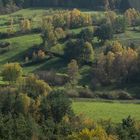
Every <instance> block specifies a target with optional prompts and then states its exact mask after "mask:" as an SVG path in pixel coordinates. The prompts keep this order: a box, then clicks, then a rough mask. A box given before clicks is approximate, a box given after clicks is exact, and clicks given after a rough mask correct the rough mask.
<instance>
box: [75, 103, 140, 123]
mask: <svg viewBox="0 0 140 140" xmlns="http://www.w3.org/2000/svg"><path fill="white" fill-rule="evenodd" d="M73 109H74V112H75V113H76V114H80V113H82V114H83V115H85V116H86V117H89V118H91V119H93V120H95V121H99V120H101V119H103V120H109V119H111V120H112V122H114V123H119V122H121V120H122V119H124V118H126V117H128V116H129V115H131V117H133V118H135V119H136V120H140V104H134V103H119V102H114V103H107V102H88V101H74V102H73Z"/></svg>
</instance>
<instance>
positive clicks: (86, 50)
mask: <svg viewBox="0 0 140 140" xmlns="http://www.w3.org/2000/svg"><path fill="white" fill-rule="evenodd" d="M82 51H83V52H82V61H83V62H86V63H88V62H93V60H94V50H93V47H92V44H91V43H89V42H85V43H84V45H83V50H82Z"/></svg>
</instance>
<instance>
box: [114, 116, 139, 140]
mask: <svg viewBox="0 0 140 140" xmlns="http://www.w3.org/2000/svg"><path fill="white" fill-rule="evenodd" d="M117 133H118V135H119V138H120V139H121V140H139V138H140V137H139V136H140V132H139V131H138V130H137V129H136V127H135V122H134V120H133V119H132V118H131V117H130V116H129V117H128V118H126V119H123V120H122V124H121V125H120V126H119V127H118V129H117Z"/></svg>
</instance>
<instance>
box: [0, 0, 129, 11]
mask: <svg viewBox="0 0 140 140" xmlns="http://www.w3.org/2000/svg"><path fill="white" fill-rule="evenodd" d="M13 4H15V5H14V6H13ZM0 5H1V7H3V6H4V7H5V6H7V8H10V7H11V8H13V7H16V6H18V7H20V8H21V7H24V8H25V7H46V6H47V7H50V6H51V7H65V8H66V7H69V8H87V9H89V8H90V9H96V10H97V9H98V10H99V9H101V10H103V9H120V10H124V9H127V8H129V7H130V5H129V0H0ZM1 11H2V9H1Z"/></svg>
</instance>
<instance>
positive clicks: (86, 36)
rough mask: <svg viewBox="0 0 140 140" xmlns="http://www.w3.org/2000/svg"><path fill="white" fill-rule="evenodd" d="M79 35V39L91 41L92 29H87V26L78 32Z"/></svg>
mask: <svg viewBox="0 0 140 140" xmlns="http://www.w3.org/2000/svg"><path fill="white" fill-rule="evenodd" d="M79 37H80V38H81V39H83V40H84V41H88V42H92V40H93V29H89V28H86V29H83V30H82V31H81V32H80V34H79Z"/></svg>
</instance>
